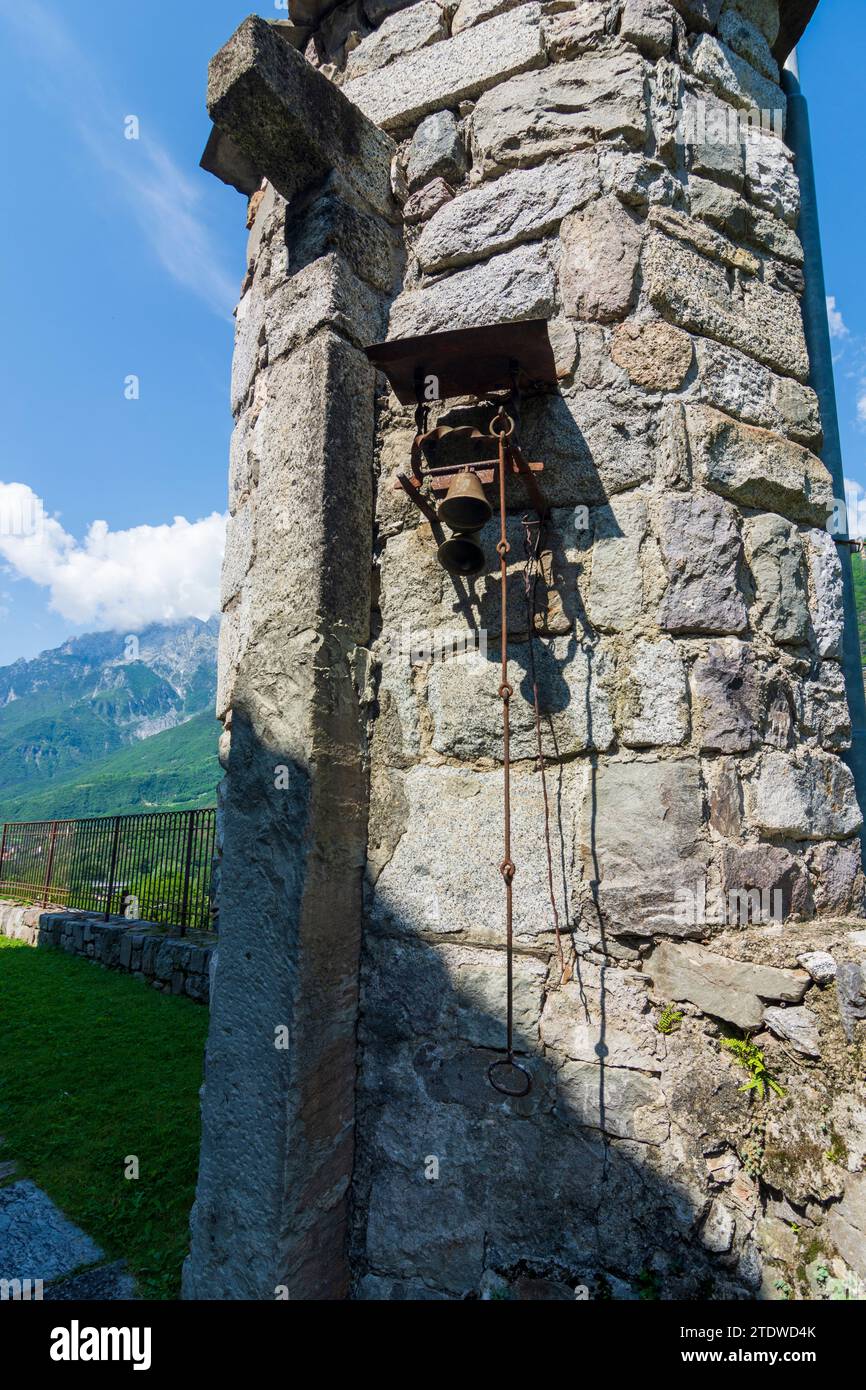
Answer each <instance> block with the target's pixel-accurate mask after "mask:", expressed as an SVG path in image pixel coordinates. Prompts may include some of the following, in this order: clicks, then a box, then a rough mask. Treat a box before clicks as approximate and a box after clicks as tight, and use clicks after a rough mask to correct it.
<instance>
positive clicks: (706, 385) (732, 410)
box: [694, 338, 823, 452]
mask: <svg viewBox="0 0 866 1390" xmlns="http://www.w3.org/2000/svg"><path fill="white" fill-rule="evenodd" d="M694 348H695V355H696V359H697V368H698V370H697V378H696V381H695V385H694V395H695V398H696V399H698V400H701V401H704V402H706V404H707V405H710V406H714V407H715V408H716V409H717V410H719V411H722V412H723V413H724V414H726V415H729V416H730V415H733V416H736V417H737V418H738V419H739V420H741V421H743V422H745V423H746V424H749V425H762V426H763V427H764V429H768V430H773V431H774V432H775V433H777V434H786V435H789V436H790V437H791V438H793V439H796V440H797V441H798V442H799V443H801V444H806V445H808V446H809V447H810V448H811V449H813V450H815V451H817V452H820V449H821V445H822V439H823V437H822V432H821V417H820V414H819V411H818V398H817V396H816V395H815V392H814V391H813V390H812V388H811V387H809V386H803V385H801V383H800V382H799V381H793V380H792V379H791V377H783V376H776V374H775V373H774V372H771V371H770V370H769V368H768V367H765V366H764V365H763V364H762V363H760V362H756V361H755V359H754V358H753V357H747V356H746V355H745V354H744V353H742V352H738V351H736V350H735V349H734V348H730V347H725V346H724V345H723V344H722V343H717V342H714V341H713V339H712V338H696V339H695V340H694Z"/></svg>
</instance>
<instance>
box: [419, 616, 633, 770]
mask: <svg viewBox="0 0 866 1390" xmlns="http://www.w3.org/2000/svg"><path fill="white" fill-rule="evenodd" d="M534 658H535V671H536V675H537V680H538V696H539V709H540V712H541V724H542V745H543V747H544V748H545V752H546V755H547V756H548V757H551V756H553V755H554V750H555V756H556V758H557V759H558V758H565V757H569V756H571V755H573V754H574V753H581V752H586V751H587V749H590V748H595V749H604V748H608V747H609V746H610V744H611V742H612V741H613V725H612V723H611V717H610V711H609V708H608V697H607V694H606V691H605V678H606V676H607V678H608V679H609V672H608V669H607V668H608V664H609V663H608V662H607V661H606V659H605V657H604V655H603V654H598V653H593V652H592V651H591V650H588V649H586V648H583V647H581V646H579V645H578V644H577V642H576V641H575V639H574V638H573V637H556V638H554V639H553V640H552V641H549V642H545V643H541V642H538V641H536V642H535V643H534ZM509 661H510V663H511V665H510V675H509V679H510V682H511V685H512V686H513V688H514V697H513V699H512V700H511V704H510V722H511V756H512V758H535V756H536V747H537V744H536V735H535V714H534V708H533V689H532V679H531V673H530V668H529V652H528V648H527V646H526V644H521V645H519V646H512V647H510V648H509ZM499 681H500V670H499V656H498V649H497V650H489V651H488V652H487V655H486V657H484V656H482V655H481V654H480V653H479V652H478V651H470V652H466V653H464V654H461V655H460V656H456V657H452V658H451V659H450V660H447V661H434V662H433V663H432V665H431V667H430V674H429V677H428V683H427V699H428V702H429V706H430V713H431V716H432V719H433V736H432V746H433V748H434V749H435V750H436V752H437V753H442V754H443V755H447V756H448V757H452V758H462V759H464V760H473V759H477V758H493V759H494V760H497V761H498V760H500V759H501V757H502V701H501V700H500V699H499V694H498V690H499Z"/></svg>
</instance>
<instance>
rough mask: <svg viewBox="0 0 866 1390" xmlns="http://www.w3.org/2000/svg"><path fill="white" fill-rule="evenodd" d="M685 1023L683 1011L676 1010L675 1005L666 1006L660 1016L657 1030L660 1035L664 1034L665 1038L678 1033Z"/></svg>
mask: <svg viewBox="0 0 866 1390" xmlns="http://www.w3.org/2000/svg"><path fill="white" fill-rule="evenodd" d="M682 1021H683V1015H682V1011H681V1010H680V1009H675V1008H674V1006H673V1004H666V1005H665V1007H664V1008H663V1009H662V1011H661V1013H660V1014H659V1017H658V1021H657V1023H656V1029H657V1030H658V1032H659V1033H664V1035H665V1037H667V1036H668V1034H670V1033H676V1032H677V1031H678V1029H679V1026H680V1024H681V1023H682Z"/></svg>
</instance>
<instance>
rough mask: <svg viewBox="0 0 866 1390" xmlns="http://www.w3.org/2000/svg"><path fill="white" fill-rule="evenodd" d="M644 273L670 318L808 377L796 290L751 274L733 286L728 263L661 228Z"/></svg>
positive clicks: (652, 297)
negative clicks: (722, 263) (770, 283)
mask: <svg viewBox="0 0 866 1390" xmlns="http://www.w3.org/2000/svg"><path fill="white" fill-rule="evenodd" d="M643 272H644V282H645V285H646V289H647V294H648V296H649V301H650V303H651V304H652V306H653V308H655V309H657V310H658V312H659V313H660V314H661V315H662V316H663V317H664V318H667V319H669V320H670V321H671V322H673V323H675V324H677V325H678V327H680V328H685V329H688V330H690V331H691V332H694V333H700V334H702V335H706V336H707V337H710V338H716V339H717V340H718V341H719V342H722V343H725V344H727V345H728V346H729V347H735V348H739V349H740V351H742V352H745V353H748V354H749V355H750V356H752V357H756V358H757V359H758V361H759V362H763V363H764V364H765V365H766V366H768V367H772V368H773V369H774V370H775V371H779V372H782V373H784V374H786V375H788V376H793V377H796V378H797V379H798V380H801V381H804V382H805V381H807V380H808V376H809V359H808V353H807V351H806V342H805V338H804V336H803V323H802V319H801V316H800V305H799V301H798V300H797V298H796V296H795V295H793V294H790V293H788V292H785V291H780V290H777V289H773V288H772V287H771V286H770V285H766V284H764V283H762V282H761V281H760V280H757V279H755V278H754V276H746V275H743V276H741V277H740V278H739V279H738V280H737V281H736V282H735V286H734V288H732V286H731V283H730V282H729V278H728V274H727V273H726V270H725V267H724V266H723V265H720V264H717V263H715V262H714V261H711V260H709V259H708V258H707V257H706V256H703V255H700V254H699V253H698V252H697V251H695V250H694V249H693V248H692V247H689V246H686V245H684V244H683V243H682V242H680V241H678V240H674V239H673V238H672V237H669V236H666V235H664V234H662V233H661V232H659V231H653V232H652V233H651V235H650V236H649V237H648V239H647V241H646V242H645V244H644V254H643Z"/></svg>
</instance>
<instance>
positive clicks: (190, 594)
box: [0, 483, 226, 632]
mask: <svg viewBox="0 0 866 1390" xmlns="http://www.w3.org/2000/svg"><path fill="white" fill-rule="evenodd" d="M34 515H35V516H37V517H38V521H37V523H36V524H28V525H25V526H24V527H19V531H18V533H17V534H13V532H14V530H15V528H14V526H10V524H9V523H8V519H9V518H10V517H13V518H16V517H17V518H20V517H21V516H25V517H30V518H32V517H33V516H34ZM4 517H5V518H6V519H7V521H6V524H5V525H0V557H2V559H3V560H5V562H6V566H7V570H8V572H9V573H11V574H12V575H14V576H15V577H16V578H18V579H29V580H30V581H31V582H32V583H34V584H38V585H40V586H41V587H43V588H45V589H47V590H48V591H49V604H50V607H51V608H52V609H54V611H55V612H57V613H59V614H61V616H62V617H64V618H66V619H68V620H69V622H71V623H74V624H76V625H79V626H82V627H87V628H90V629H94V630H104V629H112V630H115V631H121V632H136V631H138V630H139V629H140V628H142V627H145V626H146V625H147V624H148V623H153V622H178V621H180V620H181V619H183V618H189V617H196V618H201V619H205V618H209V617H211V615H212V614H214V613H216V612H217V611H218V607H219V576H220V565H221V562H222V553H223V546H224V543H225V521H226V519H225V517H224V516H220V514H219V513H218V512H213V513H212V514H211V515H210V516H206V517H202V518H201V519H200V520H198V521H187V520H186V518H185V517H182V516H176V517H175V518H174V519H173V521H172V522H171V523H167V524H165V525H162V526H133V527H131V528H130V529H129V530H127V531H112V530H110V528H109V526H108V524H107V522H105V521H93V522H91V524H90V526H89V527H88V530H87V534H86V535H85V537H84V540H83V541H78V540H76V538H75V537H74V536H72V535H70V534H69V532H68V531H66V530H64V528H63V526H62V525H61V524H60V522H59V521H58V520H57V518H56V517H52V516H49V515H46V514H45V513H44V512H42V510H41V504H40V503H39V499H38V498H37V497H36V495H35V493H34V492H33V491H32V489H31V488H29V487H27V486H26V484H24V483H0V520H2V518H4Z"/></svg>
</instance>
